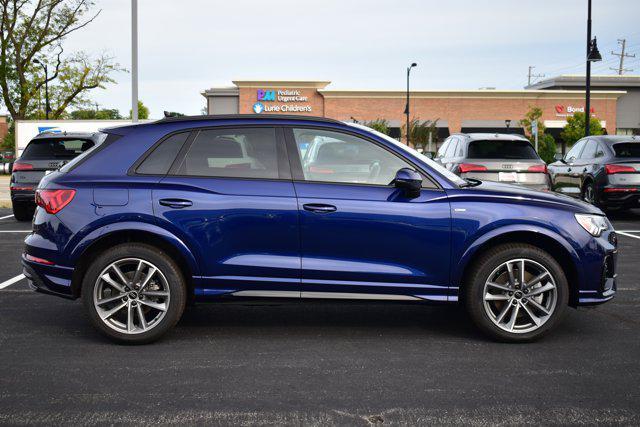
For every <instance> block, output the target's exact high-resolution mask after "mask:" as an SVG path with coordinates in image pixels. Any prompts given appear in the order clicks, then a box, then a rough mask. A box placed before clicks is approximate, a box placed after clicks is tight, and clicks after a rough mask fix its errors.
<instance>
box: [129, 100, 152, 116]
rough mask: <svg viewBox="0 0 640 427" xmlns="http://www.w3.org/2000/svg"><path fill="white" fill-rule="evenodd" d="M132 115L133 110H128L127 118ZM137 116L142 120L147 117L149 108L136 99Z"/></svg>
mask: <svg viewBox="0 0 640 427" xmlns="http://www.w3.org/2000/svg"><path fill="white" fill-rule="evenodd" d="M132 116H133V111H131V110H129V118H131V117H132ZM138 118H139V119H143V120H144V119H148V118H149V108H148V107H147V106H146V105H144V104H143V103H142V101H140V100H138Z"/></svg>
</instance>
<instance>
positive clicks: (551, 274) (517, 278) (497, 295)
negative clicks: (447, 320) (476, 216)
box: [464, 244, 569, 342]
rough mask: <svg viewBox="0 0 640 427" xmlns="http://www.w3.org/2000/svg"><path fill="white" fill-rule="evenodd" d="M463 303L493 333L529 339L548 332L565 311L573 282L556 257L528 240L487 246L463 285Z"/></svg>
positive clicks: (504, 337)
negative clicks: (567, 277) (568, 280)
mask: <svg viewBox="0 0 640 427" xmlns="http://www.w3.org/2000/svg"><path fill="white" fill-rule="evenodd" d="M464 298H465V305H466V307H467V311H468V312H469V315H470V316H471V318H472V319H473V321H474V323H475V324H476V325H477V326H478V327H479V328H480V329H481V330H482V331H483V332H484V333H486V334H487V335H489V336H490V337H492V338H494V339H497V340H500V341H508V342H525V341H532V340H535V339H538V338H540V337H541V336H543V335H544V334H546V333H547V332H549V331H550V330H551V329H552V328H553V327H554V326H555V325H556V324H557V323H558V321H559V320H560V319H561V318H562V316H563V314H564V313H565V310H566V307H567V304H568V298H569V287H568V284H567V279H566V276H565V274H564V272H563V271H562V268H561V267H560V265H559V264H558V262H557V261H556V260H555V259H554V258H553V257H552V256H551V255H549V254H548V253H547V252H545V251H543V250H542V249H540V248H537V247H535V246H531V245H526V244H505V245H501V246H498V247H496V248H494V249H491V250H490V251H488V252H487V253H486V254H485V255H484V256H482V257H481V258H480V259H479V260H478V261H477V262H476V264H475V266H474V267H473V270H472V271H471V273H470V275H469V278H468V281H467V283H466V284H465V294H464Z"/></svg>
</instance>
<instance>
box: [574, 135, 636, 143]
mask: <svg viewBox="0 0 640 427" xmlns="http://www.w3.org/2000/svg"><path fill="white" fill-rule="evenodd" d="M587 138H589V139H593V140H594V141H600V142H604V143H605V144H616V143H618V142H640V136H638V135H593V136H589V137H587ZM583 139H584V138H583Z"/></svg>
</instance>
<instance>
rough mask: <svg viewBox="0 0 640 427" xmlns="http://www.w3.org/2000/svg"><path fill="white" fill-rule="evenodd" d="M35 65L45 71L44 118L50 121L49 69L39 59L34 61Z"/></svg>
mask: <svg viewBox="0 0 640 427" xmlns="http://www.w3.org/2000/svg"><path fill="white" fill-rule="evenodd" d="M33 62H34V64H39V65H41V66H42V68H43V69H44V117H45V118H46V119H47V120H49V111H51V106H50V104H49V68H48V67H47V64H45V63H43V62H42V61H40V60H38V59H34V60H33Z"/></svg>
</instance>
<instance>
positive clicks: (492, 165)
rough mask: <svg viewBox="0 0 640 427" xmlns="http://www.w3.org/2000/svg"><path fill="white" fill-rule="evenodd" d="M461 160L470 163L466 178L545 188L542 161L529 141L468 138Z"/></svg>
mask: <svg viewBox="0 0 640 427" xmlns="http://www.w3.org/2000/svg"><path fill="white" fill-rule="evenodd" d="M465 163H468V164H469V165H471V166H469V169H471V170H472V172H468V173H467V174H465V175H464V176H465V177H468V178H477V179H482V180H489V181H499V182H506V183H513V184H523V185H530V186H539V187H548V183H547V175H546V173H545V168H544V162H543V161H542V160H541V159H540V157H539V156H538V154H537V153H536V151H535V149H534V148H533V146H532V145H531V144H530V143H529V141H525V140H474V141H470V142H469V148H468V150H467V158H466V159H465ZM482 168H484V170H481V169H482Z"/></svg>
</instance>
